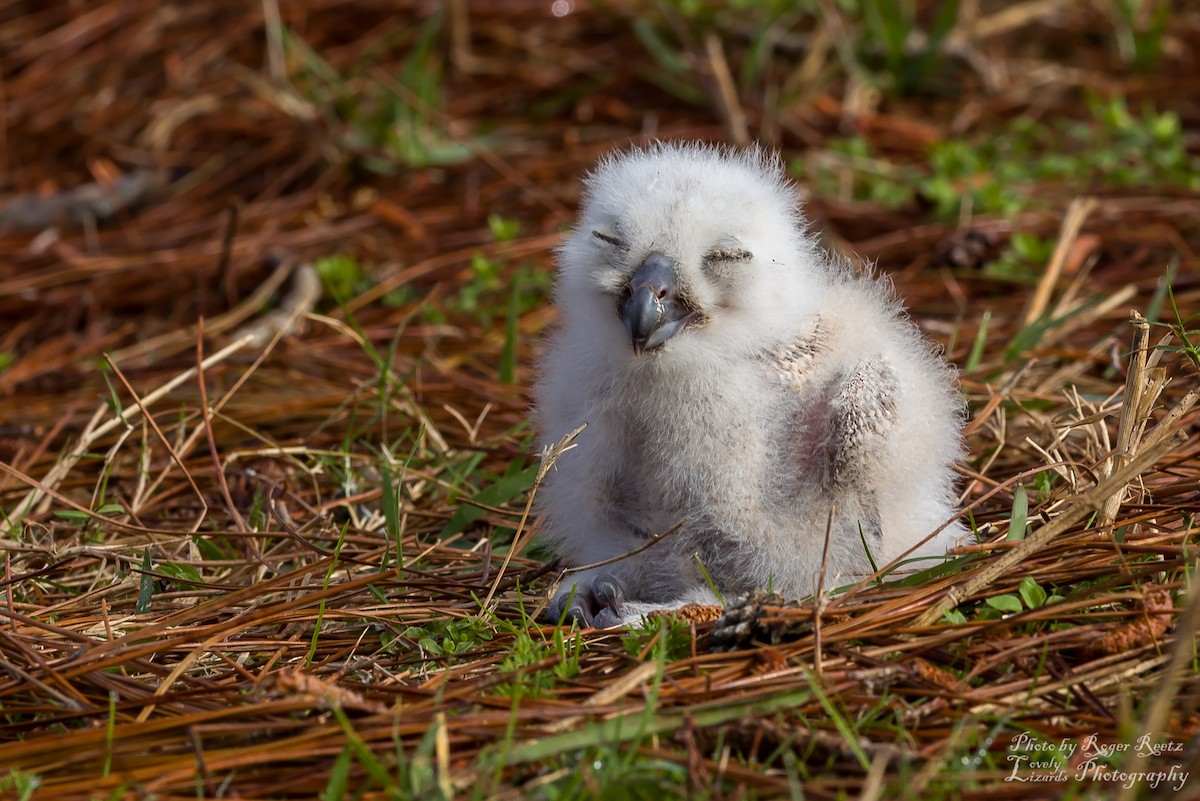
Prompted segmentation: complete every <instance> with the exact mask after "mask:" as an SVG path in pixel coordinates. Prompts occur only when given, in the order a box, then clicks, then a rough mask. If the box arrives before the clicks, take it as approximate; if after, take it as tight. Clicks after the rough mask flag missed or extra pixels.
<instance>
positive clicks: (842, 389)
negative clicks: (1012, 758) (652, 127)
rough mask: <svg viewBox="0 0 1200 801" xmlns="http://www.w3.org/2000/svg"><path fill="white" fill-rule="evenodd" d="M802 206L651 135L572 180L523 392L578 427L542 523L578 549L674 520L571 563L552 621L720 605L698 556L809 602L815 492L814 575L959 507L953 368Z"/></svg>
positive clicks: (554, 419)
mask: <svg viewBox="0 0 1200 801" xmlns="http://www.w3.org/2000/svg"><path fill="white" fill-rule="evenodd" d="M797 206H798V198H797V196H796V193H795V191H794V189H793V188H792V186H791V185H790V184H789V183H788V181H787V179H786V177H785V175H784V173H783V170H782V168H781V165H780V163H779V160H778V159H777V158H774V157H770V156H766V155H764V154H763V153H762V152H761V151H759V150H757V149H755V150H748V151H733V150H726V149H721V148H713V147H708V146H704V145H697V144H658V145H655V146H652V147H649V148H647V149H635V150H631V151H627V152H623V153H618V154H616V155H613V156H611V157H609V158H607V159H605V160H603V161H602V162H601V163H600V164H599V165H598V166H597V168H596V170H595V171H594V172H593V173H592V175H590V176H589V178H588V179H587V183H586V189H585V193H584V197H583V202H582V208H581V211H580V216H579V222H578V225H577V226H576V228H575V230H574V232H573V233H572V234H571V235H570V236H569V237H568V239H567V240H566V242H565V243H564V244H563V245H562V247H561V248H560V250H559V252H558V264H559V274H558V279H557V284H556V287H555V294H554V298H555V304H556V306H557V309H558V312H559V316H560V323H559V327H558V328H557V329H556V330H555V331H554V332H553V334H552V335H551V336H550V338H549V340H548V342H547V349H546V353H545V356H544V359H543V362H542V372H541V379H540V381H539V382H538V384H537V387H536V402H537V412H538V415H539V418H540V420H539V422H540V432H541V442H542V444H543V445H550V444H553V443H555V442H557V441H558V440H559V439H560V438H561V437H562V436H564V435H565V434H567V433H568V432H570V431H572V430H574V429H575V428H576V427H578V426H579V425H580V424H582V423H587V424H588V427H587V429H586V430H585V431H584V432H583V433H582V434H581V435H580V436H579V438H578V439H577V441H576V447H575V448H572V449H571V450H569V451H567V452H566V453H564V454H563V455H562V456H561V458H559V460H558V461H557V463H556V466H555V469H554V470H552V471H551V472H550V474H549V475H548V476H547V479H546V481H545V483H544V484H543V485H542V487H541V489H540V491H539V494H538V504H539V510H540V514H541V517H542V525H543V532H544V533H543V538H544V540H545V541H547V542H548V543H549V544H550V545H551V546H552V547H553V548H554V549H555V550H556V551H557V552H558V553H560V554H562V555H563V556H565V557H566V558H567V560H568V561H569V562H570V563H572V564H573V565H576V566H582V565H587V564H591V563H594V562H599V561H604V560H609V559H612V558H614V557H619V556H621V555H622V554H626V553H629V552H631V551H634V550H637V549H638V548H641V547H642V546H645V545H646V544H647V542H649V541H650V539H649V538H650V537H651V536H652V535H656V534H663V533H665V532H668V531H670V530H672V529H673V528H676V527H677V526H678V529H677V530H675V531H674V532H673V533H671V534H670V535H669V536H667V537H665V538H663V539H661V540H660V541H659V542H657V543H656V544H654V545H653V546H652V547H650V548H648V549H646V550H644V551H642V552H641V553H638V554H636V555H634V556H632V557H629V558H627V559H622V560H619V561H615V562H613V563H611V564H607V565H604V566H600V567H596V568H593V569H589V570H584V571H582V572H577V573H569V574H568V575H567V578H566V579H565V580H564V581H563V583H562V584H561V585H560V588H559V590H558V592H557V594H556V595H555V597H554V599H553V601H552V603H551V607H550V615H551V616H552V617H555V618H557V617H559V616H561V615H562V613H563V612H564V610H566V611H567V612H568V613H569V614H570V615H571V616H574V617H576V618H578V619H580V620H581V621H582V622H583V623H585V624H594V625H597V626H605V625H615V624H617V623H619V622H622V621H627V620H631V619H636V618H637V617H639V616H640V615H641V614H642V613H644V612H645V611H648V610H650V609H654V608H670V607H674V606H678V605H680V604H683V603H687V602H690V601H698V602H713V601H714V600H715V597H714V596H713V594H712V592H711V591H710V590H709V589H708V583H707V581H706V580H705V578H704V576H703V572H702V571H701V569H700V567H699V566H698V563H699V564H702V565H703V568H704V571H705V572H707V573H708V575H709V577H711V580H712V581H713V583H714V584H715V585H716V587H717V589H718V590H720V591H721V592H722V593H724V594H728V593H736V592H742V591H747V590H750V589H755V588H759V587H768V586H770V587H772V588H773V589H775V590H776V591H779V592H782V593H783V594H785V595H788V596H794V597H796V596H806V595H809V594H811V593H812V592H814V591H815V589H816V576H817V573H818V571H819V569H820V566H821V559H822V551H823V547H824V542H825V536H826V530H827V526H828V524H829V519H830V508H831V505H832V506H833V518H832V519H833V522H832V539H831V547H830V555H829V565H828V568H827V580H826V585H827V586H835V585H834V583H833V582H835V581H838V580H846V579H849V578H852V577H854V576H857V575H863V574H865V573H869V572H870V560H869V559H868V556H867V553H866V548H869V549H870V551H871V556H872V557H873V559H874V560H875V562H876V563H877V564H879V565H882V564H884V563H885V562H887V561H889V560H890V559H892V558H893V557H895V556H897V555H899V554H900V553H902V552H903V551H905V550H906V549H908V548H909V547H910V546H912V545H914V544H916V543H917V542H919V541H920V540H921V539H923V538H925V537H926V536H927V535H929V534H930V533H931V532H933V531H934V530H935V529H936V528H937V527H938V526H940V525H942V524H943V523H944V522H945V521H946V520H947V519H949V518H950V517H951V516H952V515H953V513H954V511H953V500H952V490H953V473H952V465H953V463H954V462H955V461H956V460H957V459H958V458H959V456H960V449H961V446H960V429H961V425H962V414H961V401H960V399H959V397H958V394H957V392H956V390H955V388H954V382H955V374H954V372H953V370H952V369H951V368H950V367H948V366H947V365H946V364H945V362H944V361H943V360H942V358H941V357H940V356H939V355H938V354H937V353H936V352H935V351H934V350H933V349H932V348H931V346H930V345H929V344H928V343H927V342H926V341H925V340H924V339H923V337H922V336H921V334H920V332H919V331H918V329H917V328H916V326H915V325H913V324H912V323H911V322H910V321H909V320H908V319H907V318H906V317H905V316H904V313H903V310H902V309H901V307H900V305H899V303H898V301H897V300H896V298H895V295H894V293H893V290H892V287H891V284H890V282H888V281H886V280H884V279H879V278H870V277H864V276H862V275H859V274H856V273H855V272H854V271H853V270H852V269H851V268H850V267H849V266H848V265H845V264H842V263H839V262H837V261H835V260H833V259H831V258H830V257H829V256H828V255H827V254H826V253H824V252H822V251H821V250H820V249H819V248H818V246H817V245H816V243H815V241H814V240H813V238H812V237H811V236H810V235H808V233H807V232H806V230H805V222H804V220H803V219H802V218H801V216H800V214H799V212H798V208H797ZM680 524H682V525H680ZM961 534H962V529H961V527H960V526H959V525H957V524H953V525H951V526H949V527H947V528H946V529H945V530H944V531H943V532H942V534H940V535H939V536H938V537H936V538H935V539H934V540H932V541H931V542H929V543H928V544H927V545H926V546H924V547H923V548H922V549H921V551H920V553H924V554H938V555H940V554H942V553H944V551H945V548H946V547H947V545H949V544H951V543H952V542H953V541H954V540H955V539H956V538H957V537H958V536H960V535H961ZM864 545H865V546H866V547H864ZM568 603H569V605H570V606H569V608H568Z"/></svg>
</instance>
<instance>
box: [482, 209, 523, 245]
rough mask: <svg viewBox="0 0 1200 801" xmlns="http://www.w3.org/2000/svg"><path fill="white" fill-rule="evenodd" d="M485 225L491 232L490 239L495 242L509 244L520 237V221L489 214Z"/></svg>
mask: <svg viewBox="0 0 1200 801" xmlns="http://www.w3.org/2000/svg"><path fill="white" fill-rule="evenodd" d="M487 223H488V228H490V229H491V231H492V237H493V238H494V239H495V240H496V241H497V242H511V241H512V240H514V239H516V238H517V237H518V236H520V235H521V221H520V220H517V219H514V218H511V217H502V216H501V215H499V214H489V215H488V218H487Z"/></svg>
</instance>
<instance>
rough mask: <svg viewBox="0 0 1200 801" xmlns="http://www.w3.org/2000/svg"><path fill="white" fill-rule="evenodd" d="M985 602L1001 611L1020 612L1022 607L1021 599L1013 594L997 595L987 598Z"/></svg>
mask: <svg viewBox="0 0 1200 801" xmlns="http://www.w3.org/2000/svg"><path fill="white" fill-rule="evenodd" d="M986 603H987V605H988V606H990V607H992V608H993V609H998V610H999V611H1001V612H1020V611H1021V609H1022V607H1021V599H1020V598H1018V597H1017V596H1015V595H997V596H995V597H994V598H988V599H987V601H986Z"/></svg>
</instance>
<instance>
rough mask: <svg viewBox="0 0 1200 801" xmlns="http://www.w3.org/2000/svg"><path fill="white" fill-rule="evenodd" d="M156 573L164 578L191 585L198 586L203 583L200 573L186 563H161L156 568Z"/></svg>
mask: <svg viewBox="0 0 1200 801" xmlns="http://www.w3.org/2000/svg"><path fill="white" fill-rule="evenodd" d="M158 572H159V573H162V574H163V575H164V576H170V577H171V578H173V579H178V580H179V581H186V582H191V583H193V584H200V583H202V582H203V581H204V579H203V577H201V575H200V571H199V570H197V569H196V568H195V567H194V566H193V565H190V564H188V563H187V562H162V563H160V564H159V566H158Z"/></svg>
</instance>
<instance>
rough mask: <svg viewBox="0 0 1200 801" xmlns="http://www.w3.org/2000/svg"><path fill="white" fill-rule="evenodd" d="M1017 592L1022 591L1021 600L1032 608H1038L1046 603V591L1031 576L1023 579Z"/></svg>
mask: <svg viewBox="0 0 1200 801" xmlns="http://www.w3.org/2000/svg"><path fill="white" fill-rule="evenodd" d="M1017 592H1019V593H1021V600H1023V601H1024V602H1025V605H1026V606H1027V607H1029V608H1030V609H1038V608H1040V607H1041V606H1042V605H1043V604H1045V603H1046V591H1045V590H1043V589H1042V588H1041V587H1040V586H1038V583H1037V582H1036V581H1034V580H1033V578H1032V577H1030V576H1026V577H1025V578H1023V579H1021V584H1020V586H1019V587H1017Z"/></svg>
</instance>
